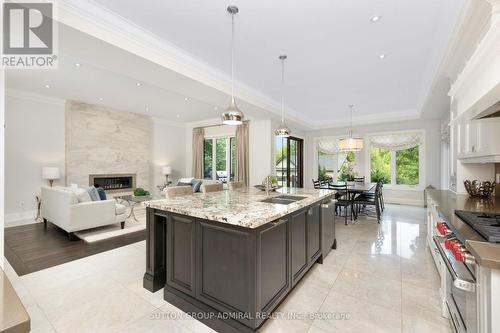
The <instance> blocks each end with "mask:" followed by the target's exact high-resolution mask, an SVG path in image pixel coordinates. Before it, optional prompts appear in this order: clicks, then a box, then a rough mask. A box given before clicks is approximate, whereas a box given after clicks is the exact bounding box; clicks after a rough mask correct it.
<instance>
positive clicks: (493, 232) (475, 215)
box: [455, 210, 500, 243]
mask: <svg viewBox="0 0 500 333" xmlns="http://www.w3.org/2000/svg"><path fill="white" fill-rule="evenodd" d="M455 215H457V216H458V217H459V218H460V219H461V220H462V221H464V222H465V223H467V224H468V225H469V226H470V227H472V228H473V229H474V230H476V231H477V232H478V233H479V234H481V236H483V237H484V238H485V239H486V240H487V241H489V242H492V243H500V214H499V213H496V212H495V213H485V212H468V211H463V210H456V211H455Z"/></svg>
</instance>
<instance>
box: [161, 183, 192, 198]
mask: <svg viewBox="0 0 500 333" xmlns="http://www.w3.org/2000/svg"><path fill="white" fill-rule="evenodd" d="M163 192H165V197H167V198H172V197H177V196H181V195H189V194H193V188H192V187H191V186H173V187H166V188H165V189H164V190H163Z"/></svg>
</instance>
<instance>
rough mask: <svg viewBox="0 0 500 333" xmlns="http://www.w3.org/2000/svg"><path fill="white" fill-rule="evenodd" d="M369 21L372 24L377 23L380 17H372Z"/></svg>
mask: <svg viewBox="0 0 500 333" xmlns="http://www.w3.org/2000/svg"><path fill="white" fill-rule="evenodd" d="M370 21H372V22H374V23H375V22H378V21H380V16H373V17H372V18H371V19H370Z"/></svg>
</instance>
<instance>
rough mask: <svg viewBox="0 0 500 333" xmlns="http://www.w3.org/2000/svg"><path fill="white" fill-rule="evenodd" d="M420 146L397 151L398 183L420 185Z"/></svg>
mask: <svg viewBox="0 0 500 333" xmlns="http://www.w3.org/2000/svg"><path fill="white" fill-rule="evenodd" d="M418 157H419V156H418V147H413V148H410V149H403V150H398V151H397V152H396V184H404V185H418V178H419V177H418V164H419V163H418Z"/></svg>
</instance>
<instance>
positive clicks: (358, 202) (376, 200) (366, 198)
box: [352, 181, 382, 223]
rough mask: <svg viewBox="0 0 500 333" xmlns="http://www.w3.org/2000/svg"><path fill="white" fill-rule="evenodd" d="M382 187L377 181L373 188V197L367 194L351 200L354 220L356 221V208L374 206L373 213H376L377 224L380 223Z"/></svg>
mask: <svg viewBox="0 0 500 333" xmlns="http://www.w3.org/2000/svg"><path fill="white" fill-rule="evenodd" d="M381 187H382V183H381V182H380V181H379V182H378V183H377V185H376V186H375V195H369V194H360V195H359V196H357V197H356V198H354V199H353V201H352V204H353V211H354V219H355V220H357V219H358V213H359V211H358V208H359V207H360V206H363V207H366V206H375V211H376V213H377V222H378V223H380V216H381V205H380V201H381V200H380V189H381Z"/></svg>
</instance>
